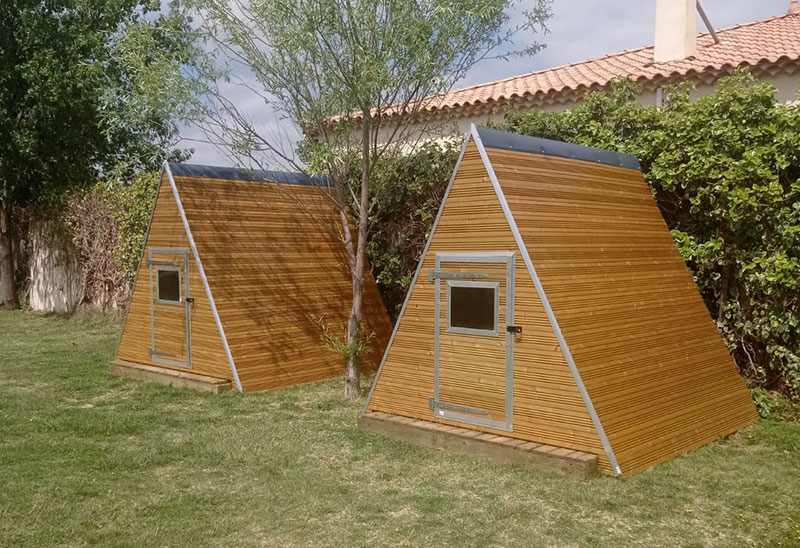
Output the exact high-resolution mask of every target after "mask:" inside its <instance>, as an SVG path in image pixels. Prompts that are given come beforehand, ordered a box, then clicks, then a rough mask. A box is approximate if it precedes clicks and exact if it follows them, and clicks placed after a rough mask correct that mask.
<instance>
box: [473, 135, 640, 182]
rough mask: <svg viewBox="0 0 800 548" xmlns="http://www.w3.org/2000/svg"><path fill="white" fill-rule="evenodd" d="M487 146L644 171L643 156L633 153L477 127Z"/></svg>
mask: <svg viewBox="0 0 800 548" xmlns="http://www.w3.org/2000/svg"><path fill="white" fill-rule="evenodd" d="M476 130H477V132H478V135H479V136H480V139H481V142H482V143H483V146H485V147H487V148H498V149H502V150H515V151H518V152H528V153H532V154H543V155H545V156H558V157H559V158H571V159H574V160H583V161H586V162H595V163H598V164H606V165H609V166H614V167H623V168H626V169H635V170H637V171H639V170H641V166H640V165H639V159H638V158H637V157H636V156H634V155H633V154H624V153H622V152H614V151H611V150H604V149H601V148H594V147H587V146H583V145H575V144H572V143H565V142H563V141H551V140H550V139H541V138H539V137H529V136H527V135H518V134H516V133H508V132H505V131H498V130H496V129H488V128H484V127H476Z"/></svg>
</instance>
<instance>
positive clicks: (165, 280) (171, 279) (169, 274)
mask: <svg viewBox="0 0 800 548" xmlns="http://www.w3.org/2000/svg"><path fill="white" fill-rule="evenodd" d="M157 274H158V301H159V302H164V303H171V304H175V303H180V302H181V273H180V271H179V270H177V269H161V268H159V269H158V270H157Z"/></svg>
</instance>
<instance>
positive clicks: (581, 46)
mask: <svg viewBox="0 0 800 548" xmlns="http://www.w3.org/2000/svg"><path fill="white" fill-rule="evenodd" d="M789 4H790V0H702V5H703V8H704V9H705V11H706V14H707V15H708V17H709V19H710V20H711V23H712V24H713V25H714V28H716V29H723V28H726V27H730V26H733V25H738V24H740V23H748V22H751V21H757V20H759V19H766V18H769V17H772V16H774V15H782V14H784V13H786V10H787V9H788V8H789ZM654 12H655V0H554V2H553V17H552V19H551V20H550V21H549V22H548V27H549V29H550V33H549V34H546V35H542V36H539V37H537V40H538V41H539V42H543V43H545V44H546V46H547V47H546V48H545V49H544V50H543V51H541V52H540V53H538V54H537V55H535V56H534V57H529V58H525V59H518V58H515V59H512V60H510V61H508V62H497V61H491V62H486V63H483V64H481V65H478V66H476V67H475V68H474V69H473V70H472V71H471V72H470V73H469V74H468V75H467V77H466V78H465V79H464V81H463V82H461V83H460V85H459V86H458V87H464V86H469V85H472V84H480V83H484V82H490V81H492V80H498V79H500V78H507V77H509V76H514V75H518V74H525V73H528V72H532V71H536V70H542V69H546V68H550V67H555V66H558V65H564V64H567V63H573V62H577V61H583V60H585V59H591V58H593V57H600V56H602V55H606V54H608V53H616V52H619V51H622V50H625V49H631V48H637V47H640V46H646V45H650V44H652V43H653V18H654ZM698 30H699V31H703V32H705V27H704V26H702V22H701V21H700V18H699V17H698ZM230 94H231V96H230V98H231V99H233V100H235V101H236V102H237V103H238V104H240V105H242V106H243V108H244V109H245V110H246V111H247V112H248V113H249V114H250V115H251V116H252V118H253V120H255V121H256V123H258V124H259V125H261V126H262V127H264V128H269V127H270V126H284V125H287V124H286V123H285V122H283V121H281V120H280V119H279V117H277V116H276V115H274V114H272V113H270V112H268V111H267V110H266V107H264V105H263V103H261V102H260V101H259V100H257V99H255V98H253V97H249V96H247V94H246V93H245V92H244V91H242V90H239V89H236V88H232V89H231V90H230ZM267 131H269V129H267ZM198 135H199V133H198V131H197V130H196V129H193V128H186V129H185V130H184V131H183V136H184V137H186V138H192V137H194V136H198ZM181 146H183V147H187V148H194V149H195V153H194V156H193V157H192V159H191V160H190V162H191V163H196V164H211V165H227V164H230V163H231V161H230V160H229V159H227V158H226V157H225V156H224V155H223V154H221V153H220V152H219V151H217V150H215V149H214V147H212V146H210V145H206V144H203V143H195V142H190V141H184V142H183V143H182V144H181Z"/></svg>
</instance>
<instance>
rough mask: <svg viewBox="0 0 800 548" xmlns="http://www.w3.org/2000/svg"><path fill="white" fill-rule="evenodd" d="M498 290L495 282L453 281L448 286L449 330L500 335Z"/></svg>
mask: <svg viewBox="0 0 800 548" xmlns="http://www.w3.org/2000/svg"><path fill="white" fill-rule="evenodd" d="M497 291H498V286H497V284H494V283H479V282H466V283H463V282H462V283H458V282H450V283H449V284H448V286H447V293H448V294H447V330H448V331H452V332H456V333H468V334H474V335H497V321H498V302H497Z"/></svg>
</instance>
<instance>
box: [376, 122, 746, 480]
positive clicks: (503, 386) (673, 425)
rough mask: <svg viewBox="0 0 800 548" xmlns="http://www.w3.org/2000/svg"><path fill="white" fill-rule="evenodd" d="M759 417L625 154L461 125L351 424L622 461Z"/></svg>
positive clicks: (658, 454)
mask: <svg viewBox="0 0 800 548" xmlns="http://www.w3.org/2000/svg"><path fill="white" fill-rule="evenodd" d="M757 418H758V415H757V413H756V410H755V407H754V405H753V403H752V400H751V399H750V395H749V392H748V391H747V389H746V388H745V386H744V384H743V382H742V379H741V378H740V376H739V374H738V371H737V369H736V365H735V364H734V362H733V360H732V359H731V356H730V355H729V354H728V351H727V349H726V347H725V345H724V343H723V341H722V338H721V337H720V335H719V333H718V332H717V329H716V326H715V324H714V322H713V320H712V318H711V316H710V314H709V311H708V309H707V308H706V305H705V304H704V302H703V299H702V297H701V296H700V294H699V292H698V290H697V287H696V286H695V284H694V281H693V279H692V276H691V273H690V272H689V270H688V268H687V267H686V265H685V263H684V261H683V259H682V257H681V255H680V253H679V251H678V249H677V247H676V245H675V242H674V240H673V238H672V236H671V234H670V232H669V230H668V228H667V226H666V224H665V222H664V220H663V218H662V216H661V213H660V212H659V210H658V206H657V205H656V203H655V200H654V199H653V197H652V195H651V193H650V189H649V187H648V185H647V183H646V182H645V180H644V178H643V177H642V173H641V172H640V170H639V163H638V161H637V159H636V158H635V157H633V156H629V155H624V154H618V153H614V152H609V151H604V150H598V149H593V148H588V147H582V146H576V145H570V144H566V143H560V142H554V141H547V140H543V139H536V138H531V137H524V136H519V135H513V134H508V133H503V132H499V131H493V130H488V129H478V128H475V127H474V126H473V127H472V128H471V130H470V133H469V134H468V135H467V137H466V140H465V143H464V147H463V149H462V152H461V157H460V159H459V161H458V165H457V167H456V169H455V172H454V174H453V179H452V181H451V183H450V186H449V188H448V190H447V193H446V195H445V198H444V202H443V204H442V207H441V209H440V211H439V215H438V217H437V219H436V221H435V224H434V227H433V230H432V232H431V235H430V238H429V240H428V243H427V246H426V248H425V252H424V254H423V256H422V258H421V261H420V265H419V268H418V270H417V273H416V275H415V277H414V280H413V283H412V286H411V288H410V290H409V292H408V295H407V298H406V302H405V304H404V306H403V310H402V312H401V315H400V318H399V320H398V322H397V325H396V327H395V330H394V333H393V335H392V339H391V341H390V343H389V347H388V348H387V349H386V353H385V355H384V358H383V362H382V364H381V368H380V370H379V373H378V376H377V377H376V379H375V384H374V386H373V389H372V393H371V395H370V398H369V400H368V402H367V404H366V407H365V414H364V415H363V416H362V425H372V426H370V427H369V428H370V429H372V430H376V431H381V428H383V427H382V426H380V425H379V423H380V424H386V425H388V426H386V430H385V431H386V432H387V433H391V432H394V433H395V434H397V437H400V438H403V439H409V440H410V439H414V436H411V435H406V434H405V433H404V432H405V431H404V430H402V429H404V428H406V429H407V428H418V429H420V431H422V432H423V434H425V436H427V437H426V438H425V439H426V440H428V441H427V442H425V443H424V444H427V445H428V446H432V447H440V448H441V447H448V443H450V442H447V441H446V440H447V438H446V437H447V436H448V435H452V433H453V432H456V431H458V432H467V433H469V431H475V430H477V431H483V432H486V433H488V434H491V435H487V434H484V435H480V436H479V437H478V438H477V439H478V440H480V441H483V442H485V444H491V443H492V442H493V441H494V442H497V443H501V442H502V444H505V445H506V446H508V447H511V448H520V447H522V448H526V447H530V448H531V450H535V448H537V447H545V449H544V450H543V453H545V454H544V457H547V458H551V457H554V456H555V457H558V456H563V457H564V458H566V459H570V458H571V459H573V461H574V462H577V463H579V464H580V463H581V462H583V459H584V457H585V456H586V455H587V454H588V455H590V456H593V455H596V456H597V457H596V459H595V460H596V461H597V462H598V466H599V469H600V470H601V471H603V472H605V473H607V474H613V475H625V476H627V475H631V474H634V473H636V472H637V471H640V470H643V469H645V468H648V467H650V466H652V465H653V464H655V463H657V462H660V461H663V460H666V459H669V458H671V457H674V456H676V455H679V454H681V453H683V452H685V451H687V450H689V449H692V448H694V447H698V446H700V445H703V444H705V443H708V442H710V441H712V440H714V439H716V438H718V437H719V436H723V435H726V434H730V433H732V432H734V431H736V430H738V429H740V428H742V427H744V426H746V425H748V424H750V423H752V422H754V421H756V420H757ZM375 425H378V426H375ZM442 425H447V427H443V426H442ZM465 429H466V430H465ZM390 431H391V432H390ZM398 432H399V434H398ZM434 434H435V435H436V436H438V437H436V438H434V437H432V436H433V435H434ZM473 434H474V432H473ZM493 436H494V437H493ZM468 438H469V436H464V437H463V439H462V440H457V441H456V442H453V443H451V444H450V445H449V447H451V448H455V449H456V450H461V449H463V448H464V447H468V446H469V443H471V442H470V439H476V438H474V436H473V437H472V438H469V439H468ZM415 441H416V440H415ZM522 442H526V443H522ZM485 444H484V445H485ZM481 451H484V452H485V451H488V449H486V448H485V447H484V448H483V449H481ZM515 458H516V457H513V458H511V461H513V462H516V460H514V459H515ZM506 460H508V459H506Z"/></svg>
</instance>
